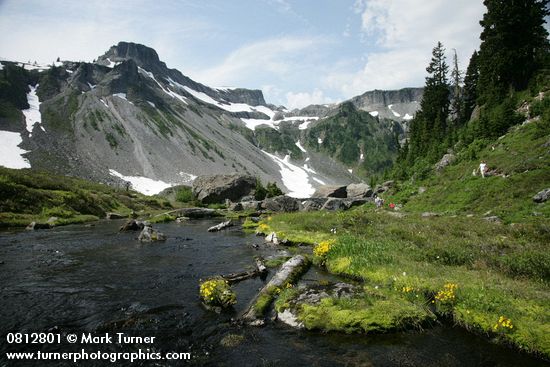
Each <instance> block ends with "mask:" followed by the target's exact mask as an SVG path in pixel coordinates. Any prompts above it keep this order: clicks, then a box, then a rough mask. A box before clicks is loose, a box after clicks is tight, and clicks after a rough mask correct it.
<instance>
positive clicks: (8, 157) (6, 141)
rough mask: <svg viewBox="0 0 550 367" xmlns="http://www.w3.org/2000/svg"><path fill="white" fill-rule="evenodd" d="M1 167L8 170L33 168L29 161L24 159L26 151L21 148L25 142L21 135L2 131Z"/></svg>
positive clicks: (0, 145)
mask: <svg viewBox="0 0 550 367" xmlns="http://www.w3.org/2000/svg"><path fill="white" fill-rule="evenodd" d="M0 141H1V142H2V144H0V166H4V167H7V168H15V169H20V168H31V165H30V163H29V161H28V160H27V159H26V158H24V157H23V154H25V153H27V151H26V150H24V149H21V148H19V144H21V143H22V142H23V139H22V138H21V134H19V133H14V132H11V131H0Z"/></svg>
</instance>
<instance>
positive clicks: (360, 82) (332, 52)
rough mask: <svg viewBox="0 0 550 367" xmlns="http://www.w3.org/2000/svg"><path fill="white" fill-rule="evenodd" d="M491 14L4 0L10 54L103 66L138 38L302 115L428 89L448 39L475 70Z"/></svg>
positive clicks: (463, 2)
mask: <svg viewBox="0 0 550 367" xmlns="http://www.w3.org/2000/svg"><path fill="white" fill-rule="evenodd" d="M484 11H485V8H484V6H483V4H482V1H481V0H453V1H450V0H430V1H425V0H299V1H298V0H296V1H291V0H232V1H227V0H212V1H209V0H117V1H107V0H87V1H75V0H47V1H45V0H0V58H2V59H6V60H17V61H29V60H30V61H38V62H39V63H51V62H52V61H54V60H55V59H56V58H57V57H60V58H61V59H62V60H72V61H92V60H93V59H95V58H97V57H98V56H99V55H102V54H103V53H104V52H105V51H107V50H108V49H109V47H110V46H112V45H114V44H116V43H118V42H119V41H131V42H136V43H142V44H144V45H147V46H150V47H152V48H154V49H155V50H156V51H157V52H158V54H159V56H160V59H161V60H163V61H164V62H166V63H167V65H168V67H170V68H176V69H178V70H180V71H181V72H182V73H183V74H185V75H187V76H189V77H190V78H192V79H194V80H195V81H198V82H200V83H203V84H206V85H209V86H212V87H222V86H226V87H228V86H229V87H243V88H251V89H261V90H262V91H263V93H264V96H265V99H266V101H267V102H268V103H273V104H276V105H285V106H287V107H288V108H297V107H304V106H307V105H309V104H313V103H316V104H323V103H334V102H339V101H343V100H346V99H349V98H351V97H353V96H356V95H359V94H362V93H364V92H366V91H369V90H373V89H399V88H404V87H418V86H423V84H424V78H425V77H426V71H425V69H426V66H427V65H428V62H429V60H430V57H431V51H432V48H433V47H434V46H435V44H436V43H437V41H441V42H443V44H444V46H445V47H446V49H447V53H448V57H449V63H450V62H451V57H452V53H453V49H456V51H457V53H458V59H459V66H460V68H461V69H466V67H467V65H468V60H469V58H470V56H471V54H472V52H473V51H474V50H475V49H476V48H478V46H479V34H480V32H481V27H480V25H479V20H480V19H481V18H482V16H483V13H484Z"/></svg>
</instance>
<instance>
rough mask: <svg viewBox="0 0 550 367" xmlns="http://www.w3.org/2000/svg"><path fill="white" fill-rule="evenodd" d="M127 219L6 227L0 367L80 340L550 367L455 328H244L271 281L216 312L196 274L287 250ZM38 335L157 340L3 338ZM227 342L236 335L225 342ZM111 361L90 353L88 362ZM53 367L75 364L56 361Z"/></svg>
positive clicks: (306, 358)
mask: <svg viewBox="0 0 550 367" xmlns="http://www.w3.org/2000/svg"><path fill="white" fill-rule="evenodd" d="M121 223H122V222H120V221H102V222H98V223H96V224H95V225H94V226H85V225H73V226H66V227H58V228H55V229H52V230H47V231H21V230H18V231H4V232H0V336H1V338H2V339H1V341H0V366H11V365H16V366H42V365H45V362H44V361H40V362H36V361H34V362H33V361H26V362H23V361H19V362H17V363H16V362H13V361H7V360H6V359H5V353H6V352H15V351H37V350H41V351H51V352H71V351H78V350H81V349H82V348H84V349H85V350H86V351H88V352H93V351H96V350H101V351H102V352H135V351H136V350H138V349H141V350H144V351H145V350H148V351H149V352H162V353H166V352H190V353H191V356H192V358H191V360H190V361H178V362H172V363H171V362H170V361H156V362H155V361H138V362H134V363H133V364H132V365H134V366H136V365H138V366H139V365H147V366H149V365H151V366H171V365H177V366H181V365H212V366H275V365H277V366H539V365H545V363H544V362H543V361H540V360H536V359H534V358H531V357H529V356H525V355H521V354H519V353H517V352H515V351H513V350H509V349H507V348H505V347H501V346H496V345H494V344H491V343H490V342H489V341H488V340H486V339H484V338H481V337H478V336H475V335H472V334H469V333H467V332H465V331H464V330H461V329H458V328H453V327H450V326H448V325H447V326H446V325H434V326H433V327H432V328H429V329H427V330H425V331H422V332H420V331H409V332H399V333H391V334H384V335H341V334H323V333H318V332H308V331H303V330H294V329H291V328H289V327H287V326H286V325H283V324H281V323H277V322H269V323H268V324H267V325H266V326H265V327H263V328H257V327H251V326H243V325H240V324H239V323H236V322H234V320H235V319H236V318H237V317H238V315H239V314H240V312H242V311H243V310H244V309H245V307H246V305H247V304H248V301H249V300H250V299H251V298H252V297H253V295H254V294H255V293H256V292H257V290H258V289H259V288H260V287H261V286H262V284H264V282H265V281H267V280H265V279H264V280H262V279H259V278H256V279H250V280H246V281H243V282H241V283H238V284H237V285H235V286H234V288H235V290H236V292H237V298H238V301H239V302H238V304H237V305H236V307H235V309H234V310H232V311H229V312H223V313H221V314H216V313H214V312H211V311H207V310H205V309H204V308H203V307H202V306H201V304H200V301H199V298H198V284H199V280H200V279H201V278H203V279H204V278H207V277H209V276H212V275H216V274H228V273H232V272H239V271H243V270H246V269H247V268H249V267H250V266H251V265H252V264H253V258H254V256H257V255H262V256H264V257H269V256H279V255H285V254H286V255H288V253H287V250H286V249H284V248H282V247H276V246H272V245H266V244H264V243H263V240H262V238H258V237H255V236H253V235H249V234H245V233H243V232H242V231H241V230H239V229H238V228H232V229H230V230H226V231H222V232H221V233H208V232H207V231H206V229H207V228H208V227H209V226H211V225H213V224H216V223H217V222H216V221H214V220H200V221H190V222H188V223H185V224H176V223H169V224H158V225H155V227H156V228H158V229H159V230H160V231H162V232H164V233H165V234H166V235H167V236H168V240H167V241H166V242H162V243H155V244H141V243H139V242H138V241H137V240H136V237H137V233H118V227H119V226H120V225H121ZM255 244H257V245H259V246H254V245H255ZM272 274H273V271H270V275H272ZM268 279H269V277H268ZM320 279H326V280H329V281H334V280H336V279H335V278H334V277H332V276H331V275H328V274H324V273H322V272H319V271H317V270H315V269H311V270H310V271H309V272H308V273H307V274H306V275H305V276H304V278H303V280H302V281H303V282H316V281H318V280H320ZM32 332H50V333H54V334H59V335H61V338H66V336H67V335H68V334H70V333H77V334H78V335H81V334H82V333H85V334H87V333H91V335H97V336H99V335H105V333H109V334H110V335H115V334H116V333H125V334H126V335H132V336H143V337H145V336H150V337H155V340H154V343H151V344H147V343H129V344H117V343H110V344H81V343H76V344H69V343H67V342H66V340H65V339H62V340H61V343H52V344H22V343H21V344H13V343H12V344H8V343H7V341H6V335H7V334H8V333H27V334H28V333H32ZM235 335H236V336H237V337H234V336H235ZM231 338H232V339H231ZM222 339H223V340H224V341H227V340H234V341H235V343H234V344H233V345H230V346H228V345H227V343H221V341H222ZM108 364H110V363H109V362H106V361H88V362H87V363H85V364H84V365H108ZM125 364H127V362H124V361H122V362H117V365H125ZM51 365H73V366H74V364H73V363H71V362H60V361H56V362H55V363H51Z"/></svg>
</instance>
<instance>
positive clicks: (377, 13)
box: [323, 0, 485, 97]
mask: <svg viewBox="0 0 550 367" xmlns="http://www.w3.org/2000/svg"><path fill="white" fill-rule="evenodd" d="M353 9H354V11H355V12H356V13H358V14H360V15H361V21H362V32H363V34H362V40H363V41H364V42H365V43H366V44H367V45H369V46H370V48H371V49H372V50H373V51H371V52H369V54H368V56H367V61H366V63H365V65H364V67H363V68H362V69H361V70H359V71H357V72H355V73H353V72H341V71H335V72H332V73H329V74H328V75H327V76H326V77H325V78H324V79H323V85H324V86H326V87H328V88H335V89H339V90H340V92H341V93H342V94H343V95H345V96H347V97H351V96H353V95H357V94H361V93H364V92H365V91H367V90H371V89H395V88H402V87H408V86H422V85H423V84H424V77H425V76H426V71H425V68H426V66H427V64H428V62H429V60H430V57H431V50H432V48H433V47H434V46H435V44H436V42H437V41H441V42H443V45H444V46H445V47H446V48H447V51H448V52H449V55H450V51H451V49H453V48H455V49H456V50H457V52H458V56H459V63H460V65H459V66H460V67H461V68H462V69H465V68H466V66H467V65H468V61H469V58H470V56H471V54H472V52H473V51H474V49H476V48H477V47H478V46H479V34H480V32H481V27H480V25H479V20H480V19H481V18H482V16H483V12H484V10H485V8H484V7H483V4H482V3H481V2H480V1H477V0H455V1H453V2H451V1H448V0H431V1H429V2H419V1H417V0H369V1H364V0H358V1H356V2H355V5H354V8H353Z"/></svg>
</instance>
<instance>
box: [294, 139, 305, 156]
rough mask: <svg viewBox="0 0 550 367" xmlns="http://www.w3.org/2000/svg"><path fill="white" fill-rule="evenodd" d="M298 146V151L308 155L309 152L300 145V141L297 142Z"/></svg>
mask: <svg viewBox="0 0 550 367" xmlns="http://www.w3.org/2000/svg"><path fill="white" fill-rule="evenodd" d="M296 146H297V147H298V149H300V150H301V151H302V152H304V153H307V151H306V150H305V149H304V147H303V146H302V144H300V141H299V140H298V141H297V142H296Z"/></svg>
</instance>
